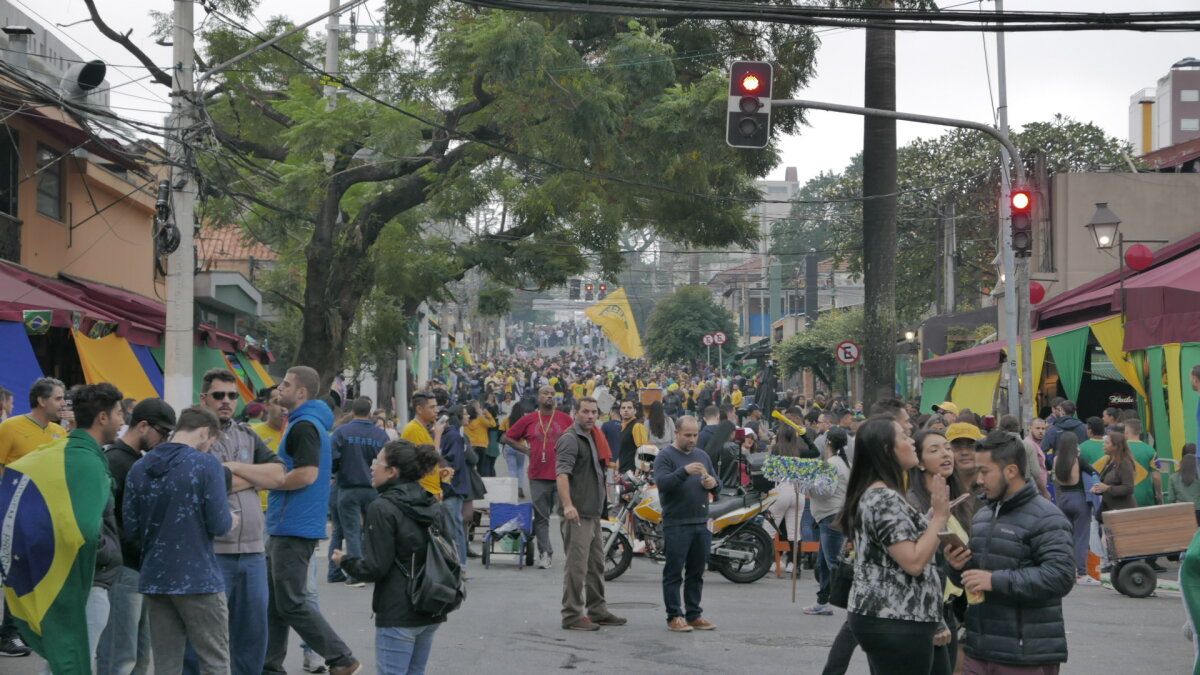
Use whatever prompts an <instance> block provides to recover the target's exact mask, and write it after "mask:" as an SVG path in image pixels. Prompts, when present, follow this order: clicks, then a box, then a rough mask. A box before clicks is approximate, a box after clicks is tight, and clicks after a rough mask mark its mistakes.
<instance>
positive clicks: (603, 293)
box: [600, 284, 608, 300]
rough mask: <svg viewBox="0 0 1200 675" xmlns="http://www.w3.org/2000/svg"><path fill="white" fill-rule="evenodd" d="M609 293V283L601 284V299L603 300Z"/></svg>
mask: <svg viewBox="0 0 1200 675" xmlns="http://www.w3.org/2000/svg"><path fill="white" fill-rule="evenodd" d="M607 295H608V284H600V299H601V300H603V299H604V298H605V296H607Z"/></svg>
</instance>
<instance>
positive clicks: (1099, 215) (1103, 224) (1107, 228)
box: [1084, 202, 1167, 328]
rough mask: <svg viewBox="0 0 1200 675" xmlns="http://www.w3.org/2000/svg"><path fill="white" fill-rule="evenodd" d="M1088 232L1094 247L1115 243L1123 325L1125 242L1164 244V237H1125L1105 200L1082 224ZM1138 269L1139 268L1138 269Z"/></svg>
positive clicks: (1099, 247)
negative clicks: (1093, 241) (1090, 217)
mask: <svg viewBox="0 0 1200 675" xmlns="http://www.w3.org/2000/svg"><path fill="white" fill-rule="evenodd" d="M1084 227H1086V228H1087V229H1088V232H1091V233H1092V239H1094V240H1095V241H1096V248H1097V249H1100V250H1102V251H1106V250H1108V249H1111V248H1112V247H1113V244H1116V245H1117V280H1118V283H1119V284H1120V287H1121V327H1122V328H1124V326H1125V313H1126V310H1125V307H1126V305H1127V303H1126V301H1125V244H1165V243H1167V240H1166V239H1126V238H1125V235H1124V234H1122V233H1121V231H1120V229H1121V219H1120V218H1118V217H1117V214H1115V213H1113V212H1112V211H1110V210H1109V208H1108V203H1107V202H1097V203H1096V212H1095V213H1093V214H1092V219H1091V220H1089V221H1087V223H1085V224H1084ZM1139 271H1140V270H1139Z"/></svg>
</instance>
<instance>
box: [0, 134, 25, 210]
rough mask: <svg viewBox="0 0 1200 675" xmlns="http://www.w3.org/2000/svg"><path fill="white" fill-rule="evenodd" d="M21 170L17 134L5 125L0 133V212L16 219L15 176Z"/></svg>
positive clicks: (17, 183) (19, 181) (17, 180)
mask: <svg viewBox="0 0 1200 675" xmlns="http://www.w3.org/2000/svg"><path fill="white" fill-rule="evenodd" d="M20 170H21V145H20V143H18V142H17V132H15V131H13V130H12V129H11V128H9V127H8V126H7V125H6V126H5V127H4V131H3V132H0V212H4V213H7V214H8V215H10V216H12V217H13V218H16V217H17V186H18V185H20V184H21V180H20V178H18V176H17V174H18V172H19V171H20Z"/></svg>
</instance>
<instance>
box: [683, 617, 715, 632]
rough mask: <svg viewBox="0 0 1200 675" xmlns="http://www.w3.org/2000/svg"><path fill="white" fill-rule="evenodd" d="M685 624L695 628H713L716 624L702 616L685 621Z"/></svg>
mask: <svg viewBox="0 0 1200 675" xmlns="http://www.w3.org/2000/svg"><path fill="white" fill-rule="evenodd" d="M687 625H689V626H691V627H692V628H695V629H696V630H714V629H716V627H717V624H715V623H713V622H711V621H709V620H708V619H706V618H704V617H702V616H699V617H696V619H695V620H694V621H689V622H687Z"/></svg>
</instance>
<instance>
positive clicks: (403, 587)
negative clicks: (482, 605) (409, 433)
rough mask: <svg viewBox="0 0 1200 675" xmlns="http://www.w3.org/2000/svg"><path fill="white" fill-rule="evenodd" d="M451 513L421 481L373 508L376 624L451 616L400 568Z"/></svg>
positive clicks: (366, 559)
mask: <svg viewBox="0 0 1200 675" xmlns="http://www.w3.org/2000/svg"><path fill="white" fill-rule="evenodd" d="M445 513H446V512H445V510H444V509H443V508H442V504H441V502H439V501H438V500H437V499H435V498H434V496H433V495H431V494H429V493H428V492H426V491H425V488H423V487H421V485H420V484H419V483H415V482H407V483H406V482H400V481H391V482H388V483H385V484H384V485H383V487H382V488H380V490H379V498H378V499H376V500H375V501H373V502H371V505H370V506H368V507H367V519H366V528H365V531H364V532H363V557H361V558H351V557H347V558H344V559H343V560H342V569H343V570H344V571H345V572H346V573H347V574H349V575H350V576H352V577H354V578H355V579H360V580H362V581H371V582H374V583H375V592H374V596H373V597H372V600H371V609H372V610H373V611H374V612H375V625H376V627H379V628H390V627H401V628H417V627H420V626H428V625H430V624H434V623H442V622H443V621H445V620H446V617H445V615H442V616H432V615H429V614H422V613H421V612H418V611H416V610H414V609H413V608H412V604H411V602H410V601H409V599H408V575H407V574H405V573H404V570H402V569H401V568H400V565H403V566H404V567H405V569H410V571H411V567H412V565H413V556H416V561H417V562H416V564H417V565H423V564H424V561H425V548H426V547H427V546H428V545H429V535H428V534H427V533H426V528H428V527H429V524H430V523H436V524H437V526H438V527H439V528H440V529H441V531H442V532H449V531H450V528H449V527H448V523H447V522H446V516H445ZM397 562H398V563H399V564H397ZM1072 569H1074V568H1072Z"/></svg>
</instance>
